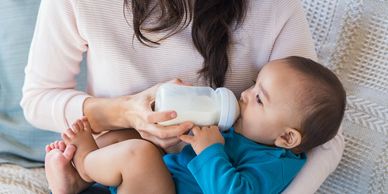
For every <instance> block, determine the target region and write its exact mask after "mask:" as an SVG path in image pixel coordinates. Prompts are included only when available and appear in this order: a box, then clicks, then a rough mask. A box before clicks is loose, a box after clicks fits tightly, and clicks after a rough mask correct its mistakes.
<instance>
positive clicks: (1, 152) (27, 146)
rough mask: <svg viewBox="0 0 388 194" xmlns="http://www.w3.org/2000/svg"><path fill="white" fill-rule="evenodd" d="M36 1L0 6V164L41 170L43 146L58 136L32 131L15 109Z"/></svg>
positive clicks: (5, 0) (22, 0) (9, 0)
mask: <svg viewBox="0 0 388 194" xmlns="http://www.w3.org/2000/svg"><path fill="white" fill-rule="evenodd" d="M39 4H40V0H1V3H0V163H15V164H19V165H22V166H25V167H36V166H42V165H43V163H42V161H43V160H44V146H45V145H46V144H47V143H49V142H51V141H54V140H57V139H59V138H60V136H59V134H58V133H53V132H49V131H43V130H39V129H36V128H34V127H32V126H31V125H30V124H29V123H27V121H26V120H25V119H24V116H23V111H22V109H21V107H20V105H19V102H20V100H21V96H22V92H21V89H22V86H23V81H24V68H25V66H26V64H27V58H28V51H29V48H30V43H31V39H32V35H33V31H34V25H35V20H36V16H37V13H38V9H39Z"/></svg>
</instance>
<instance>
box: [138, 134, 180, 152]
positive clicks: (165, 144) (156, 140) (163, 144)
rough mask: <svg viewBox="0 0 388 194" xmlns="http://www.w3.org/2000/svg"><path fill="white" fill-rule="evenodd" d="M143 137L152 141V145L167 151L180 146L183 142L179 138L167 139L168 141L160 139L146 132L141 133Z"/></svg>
mask: <svg viewBox="0 0 388 194" xmlns="http://www.w3.org/2000/svg"><path fill="white" fill-rule="evenodd" d="M139 133H140V135H141V137H142V138H144V139H146V140H148V141H151V142H152V143H154V144H156V145H158V146H160V147H162V148H164V149H166V148H168V147H171V146H174V145H176V144H178V143H179V142H180V141H181V140H180V139H179V138H178V137H172V138H167V139H160V138H158V137H156V136H154V135H151V134H150V133H147V132H145V131H141V132H139Z"/></svg>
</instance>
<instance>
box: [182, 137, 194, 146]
mask: <svg viewBox="0 0 388 194" xmlns="http://www.w3.org/2000/svg"><path fill="white" fill-rule="evenodd" d="M179 139H181V140H182V141H183V142H185V143H189V144H192V143H194V137H193V136H191V135H181V136H179Z"/></svg>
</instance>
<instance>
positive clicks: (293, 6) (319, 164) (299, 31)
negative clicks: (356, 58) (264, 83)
mask: <svg viewBox="0 0 388 194" xmlns="http://www.w3.org/2000/svg"><path fill="white" fill-rule="evenodd" d="M278 2H279V9H278V13H277V14H276V15H277V19H276V21H277V22H275V28H277V29H279V33H278V35H277V37H276V41H275V42H274V46H273V50H272V54H271V56H270V60H273V59H279V58H284V57H287V56H292V55H297V56H303V57H307V58H311V59H313V60H317V56H316V52H315V48H314V42H313V40H312V36H311V33H310V30H309V27H308V23H307V20H306V16H305V13H304V10H303V7H302V5H301V2H300V1H278ZM290 10H291V11H290ZM343 150H344V139H343V136H342V131H341V130H340V131H339V132H338V134H337V135H336V136H335V137H334V138H333V139H332V140H330V141H329V142H327V143H326V144H325V145H321V146H318V147H317V148H315V149H313V150H311V151H310V152H308V154H307V163H306V164H305V166H304V167H303V168H302V170H301V171H300V172H299V173H298V175H297V176H296V177H295V179H294V180H293V181H292V183H291V184H290V185H289V186H288V188H287V189H286V190H285V191H284V192H285V193H314V192H315V191H316V190H317V189H318V188H319V187H320V185H321V184H322V183H323V181H324V180H325V179H326V178H327V177H328V176H329V174H330V173H332V172H333V171H334V170H335V168H336V167H337V165H338V163H339V161H340V159H341V157H342V153H343Z"/></svg>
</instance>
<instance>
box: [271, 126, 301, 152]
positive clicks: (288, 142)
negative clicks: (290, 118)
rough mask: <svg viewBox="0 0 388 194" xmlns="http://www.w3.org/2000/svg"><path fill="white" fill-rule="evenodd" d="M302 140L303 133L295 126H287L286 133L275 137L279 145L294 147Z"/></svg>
mask: <svg viewBox="0 0 388 194" xmlns="http://www.w3.org/2000/svg"><path fill="white" fill-rule="evenodd" d="M301 141H302V134H300V132H299V131H298V130H296V129H294V128H286V129H285V131H284V133H283V134H281V135H280V136H279V137H277V138H276V139H275V145H276V146H277V147H281V148H285V149H292V148H295V147H297V146H298V145H299V144H300V142H301Z"/></svg>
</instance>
